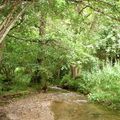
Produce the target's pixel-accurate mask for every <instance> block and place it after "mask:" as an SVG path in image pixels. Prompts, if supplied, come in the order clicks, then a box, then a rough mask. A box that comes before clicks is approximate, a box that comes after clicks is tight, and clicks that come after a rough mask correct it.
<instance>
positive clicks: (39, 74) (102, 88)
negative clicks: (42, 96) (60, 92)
mask: <svg viewBox="0 0 120 120" xmlns="http://www.w3.org/2000/svg"><path fill="white" fill-rule="evenodd" d="M3 1H4V0H3ZM0 4H2V2H0ZM26 4H27V5H28V6H27V8H26V9H25V11H24V13H23V14H22V15H21V16H20V17H19V18H18V20H17V22H16V23H15V24H14V26H13V27H12V28H11V30H10V31H9V33H8V34H7V36H6V37H5V39H4V41H3V44H4V47H3V48H4V50H3V49H1V48H0V49H1V52H2V55H1V52H0V93H1V94H3V93H4V92H6V91H7V92H17V91H24V90H29V89H31V88H34V86H35V87H37V89H38V90H39V89H41V88H43V87H45V86H48V85H49V84H57V85H60V86H61V87H63V88H66V89H70V90H75V91H78V92H81V93H83V94H85V95H87V96H88V97H89V98H90V100H92V101H98V102H103V103H106V104H110V105H112V106H115V105H118V103H119V102H120V100H119V96H120V88H119V84H120V70H119V68H120V65H119V60H120V14H119V13H120V1H117V0H116V1H115V0H100V1H97V0H85V1H79V0H51V1H49V0H36V1H34V0H33V2H28V3H27V1H26V2H23V3H22V4H20V5H19V6H18V7H19V9H18V10H17V11H15V12H14V14H13V17H14V16H16V14H17V12H18V11H19V10H21V8H24V5H26ZM11 9H12V3H11V2H9V3H8V5H7V6H6V7H5V8H4V9H3V10H1V11H2V14H0V23H1V24H2V23H4V20H5V18H7V15H8V14H9V12H11ZM1 11H0V12H1ZM0 29H1V26H0ZM1 34H2V33H1ZM71 65H76V66H77V68H78V69H79V71H80V72H79V75H78V76H76V78H75V79H74V78H73V77H72V76H71V74H72V73H71ZM31 86H32V87H31Z"/></svg>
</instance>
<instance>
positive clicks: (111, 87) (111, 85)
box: [84, 64, 120, 104]
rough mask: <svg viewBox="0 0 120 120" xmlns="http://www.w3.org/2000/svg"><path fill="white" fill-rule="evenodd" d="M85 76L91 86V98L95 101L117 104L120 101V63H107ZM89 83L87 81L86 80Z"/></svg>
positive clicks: (88, 85)
mask: <svg viewBox="0 0 120 120" xmlns="http://www.w3.org/2000/svg"><path fill="white" fill-rule="evenodd" d="M86 76H87V77H86V78H84V85H85V86H86V88H87V87H89V91H90V94H89V98H90V100H93V101H98V102H105V103H108V102H109V103H111V104H116V103H119V102H120V65H119V64H116V65H115V66H111V65H106V66H104V67H103V69H102V70H100V69H99V70H98V71H94V72H92V73H90V74H88V75H86ZM85 81H86V82H87V83H86V82H85Z"/></svg>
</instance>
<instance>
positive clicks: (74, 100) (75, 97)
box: [0, 90, 120, 120]
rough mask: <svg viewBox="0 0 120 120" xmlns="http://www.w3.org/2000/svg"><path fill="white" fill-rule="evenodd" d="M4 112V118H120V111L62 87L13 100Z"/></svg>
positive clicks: (57, 119)
mask: <svg viewBox="0 0 120 120" xmlns="http://www.w3.org/2000/svg"><path fill="white" fill-rule="evenodd" d="M1 110H2V109H1ZM1 110H0V115H2V112H1ZM2 111H5V112H4V113H3V115H2V116H0V120H120V114H119V112H115V111H110V110H108V109H106V108H105V107H103V106H100V105H96V104H93V103H90V102H88V101H87V99H86V98H85V96H83V95H81V94H77V93H75V92H65V91H61V90H59V91H54V92H49V93H39V94H38V93H37V94H34V95H30V96H27V97H25V98H20V99H18V100H15V101H11V103H9V104H8V105H5V106H4V108H3V110H2Z"/></svg>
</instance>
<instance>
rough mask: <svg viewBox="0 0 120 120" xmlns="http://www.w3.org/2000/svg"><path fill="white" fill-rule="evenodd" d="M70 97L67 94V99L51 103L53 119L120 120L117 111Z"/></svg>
mask: <svg viewBox="0 0 120 120" xmlns="http://www.w3.org/2000/svg"><path fill="white" fill-rule="evenodd" d="M66 96H67V95H66ZM63 97H65V96H63ZM70 98H71V97H70V96H69V97H68V98H67V97H66V99H67V100H65V99H63V100H62V101H59V100H58V101H54V102H53V103H52V107H51V109H52V111H53V113H54V119H55V120H120V114H119V113H116V112H113V111H109V110H108V109H106V108H103V107H102V106H99V105H95V104H91V103H88V102H87V101H86V100H84V99H83V100H82V99H81V98H80V99H79V97H76V96H73V97H72V99H71V100H70ZM73 98H74V99H73Z"/></svg>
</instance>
